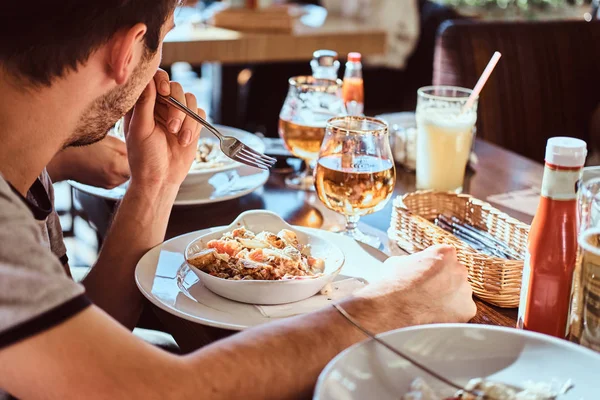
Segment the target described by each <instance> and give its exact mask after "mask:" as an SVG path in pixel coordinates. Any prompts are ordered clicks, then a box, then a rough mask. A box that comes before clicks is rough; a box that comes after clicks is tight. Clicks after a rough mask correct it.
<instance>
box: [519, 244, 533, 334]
mask: <svg viewBox="0 0 600 400" xmlns="http://www.w3.org/2000/svg"><path fill="white" fill-rule="evenodd" d="M530 263H531V256H530V255H529V250H527V253H526V254H525V262H524V263H523V278H522V280H521V295H520V297H519V316H518V318H517V328H519V329H523V325H524V322H525V312H526V311H527V296H528V295H529V279H530V278H531V277H530V275H531V265H530Z"/></svg>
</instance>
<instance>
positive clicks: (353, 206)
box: [315, 116, 396, 247]
mask: <svg viewBox="0 0 600 400" xmlns="http://www.w3.org/2000/svg"><path fill="white" fill-rule="evenodd" d="M395 183H396V169H395V167H394V159H393V156H392V150H391V148H390V141H389V136H388V126H387V124H386V123H385V122H383V121H381V120H378V119H375V118H368V117H358V116H356V117H353V116H346V117H337V118H332V119H330V120H329V121H328V122H327V128H326V132H325V138H324V140H323V145H322V146H321V151H320V153H319V159H318V162H317V167H316V170H315V187H316V189H317V195H318V196H319V199H320V200H321V201H322V202H323V203H324V204H325V206H326V207H327V208H329V209H330V210H333V211H336V212H338V213H340V214H343V215H344V216H345V217H346V228H345V230H344V231H343V232H342V233H343V234H345V235H348V236H351V237H352V238H354V239H356V240H359V241H361V242H363V243H366V244H369V245H371V246H373V247H379V246H380V244H381V243H380V241H379V239H378V238H376V237H373V236H369V235H366V234H364V233H363V232H361V231H360V230H359V229H358V220H359V218H360V217H361V216H363V215H366V214H371V213H374V212H376V211H379V210H381V209H382V208H383V207H384V206H385V204H386V203H387V202H388V201H389V199H390V197H392V193H393V192H394V184H395Z"/></svg>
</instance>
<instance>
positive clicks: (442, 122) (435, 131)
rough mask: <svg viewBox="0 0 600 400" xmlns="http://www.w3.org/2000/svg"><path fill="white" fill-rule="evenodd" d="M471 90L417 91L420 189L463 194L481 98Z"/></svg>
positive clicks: (452, 87) (440, 89)
mask: <svg viewBox="0 0 600 400" xmlns="http://www.w3.org/2000/svg"><path fill="white" fill-rule="evenodd" d="M471 92H472V91H471V90H470V89H464V88H460V87H454V86H427V87H422V88H420V89H419V90H418V91H417V94H418V98H417V115H416V117H417V168H416V169H417V189H421V190H428V189H431V190H438V191H453V192H457V193H460V192H462V188H463V181H464V179H465V169H466V166H467V162H468V160H469V155H470V154H471V149H472V147H473V137H474V135H475V122H476V121H477V99H475V102H474V103H473V105H472V106H471V107H469V108H468V109H466V108H465V104H466V103H467V99H468V98H469V96H470V95H471Z"/></svg>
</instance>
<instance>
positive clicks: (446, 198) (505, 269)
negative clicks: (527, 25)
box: [388, 191, 529, 308]
mask: <svg viewBox="0 0 600 400" xmlns="http://www.w3.org/2000/svg"><path fill="white" fill-rule="evenodd" d="M442 213H447V214H451V215H453V216H455V217H457V218H459V219H460V220H461V221H464V222H466V223H468V224H470V225H472V226H475V227H477V228H479V229H482V230H484V231H487V232H488V233H490V234H491V235H493V236H494V237H495V238H497V239H499V240H500V241H502V242H504V243H506V244H508V245H509V246H510V247H511V248H512V249H514V250H515V251H517V252H518V253H519V254H521V256H522V258H524V255H525V250H526V248H527V235H528V233H529V226H528V225H526V224H524V223H522V222H520V221H517V220H516V219H514V218H511V217H509V216H508V215H507V214H505V213H503V212H501V211H499V210H497V209H495V208H493V207H492V206H491V205H490V204H488V203H485V202H483V201H481V200H477V199H475V198H473V197H471V196H469V195H464V194H456V193H442V192H432V191H422V192H415V193H409V194H407V195H405V196H403V197H398V198H396V199H395V201H394V210H393V212H392V222H391V226H390V230H389V231H388V235H389V237H390V238H391V239H392V240H394V241H396V242H397V243H398V245H399V246H400V247H401V248H403V249H404V250H406V251H408V252H410V253H414V252H417V251H420V250H423V249H425V248H427V247H429V246H432V245H435V244H441V243H446V244H450V245H453V246H454V247H456V249H457V254H458V258H459V260H460V261H461V262H462V263H463V264H465V265H466V266H467V267H468V268H469V280H470V282H471V286H472V287H473V292H474V293H475V294H476V295H477V296H478V297H479V298H481V299H483V300H485V301H487V302H489V303H492V304H494V305H497V306H499V307H505V308H512V307H517V306H518V305H519V294H520V290H521V276H522V272H523V260H522V259H521V260H506V259H503V258H498V257H492V256H488V255H486V254H481V253H479V252H477V251H476V250H474V249H473V248H472V247H470V246H468V245H466V244H465V243H463V242H462V241H461V240H460V239H458V238H457V237H455V236H454V235H452V234H451V233H448V232H446V231H444V230H443V229H441V228H439V227H437V226H436V225H434V224H433V222H432V221H434V220H435V218H436V217H437V216H438V215H439V214H442Z"/></svg>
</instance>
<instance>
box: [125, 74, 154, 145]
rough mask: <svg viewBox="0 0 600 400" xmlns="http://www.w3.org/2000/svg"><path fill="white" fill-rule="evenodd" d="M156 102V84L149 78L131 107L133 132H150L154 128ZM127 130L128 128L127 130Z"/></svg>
mask: <svg viewBox="0 0 600 400" xmlns="http://www.w3.org/2000/svg"><path fill="white" fill-rule="evenodd" d="M155 103H156V85H155V83H154V80H151V81H150V82H149V83H148V85H147V86H146V88H145V89H144V91H143V92H142V94H141V96H140V97H139V99H138V101H137V103H135V107H134V109H133V116H132V117H131V123H130V125H132V124H135V129H133V131H135V132H142V133H145V134H150V133H151V132H152V131H153V130H154V104H155ZM128 131H129V130H128Z"/></svg>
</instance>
